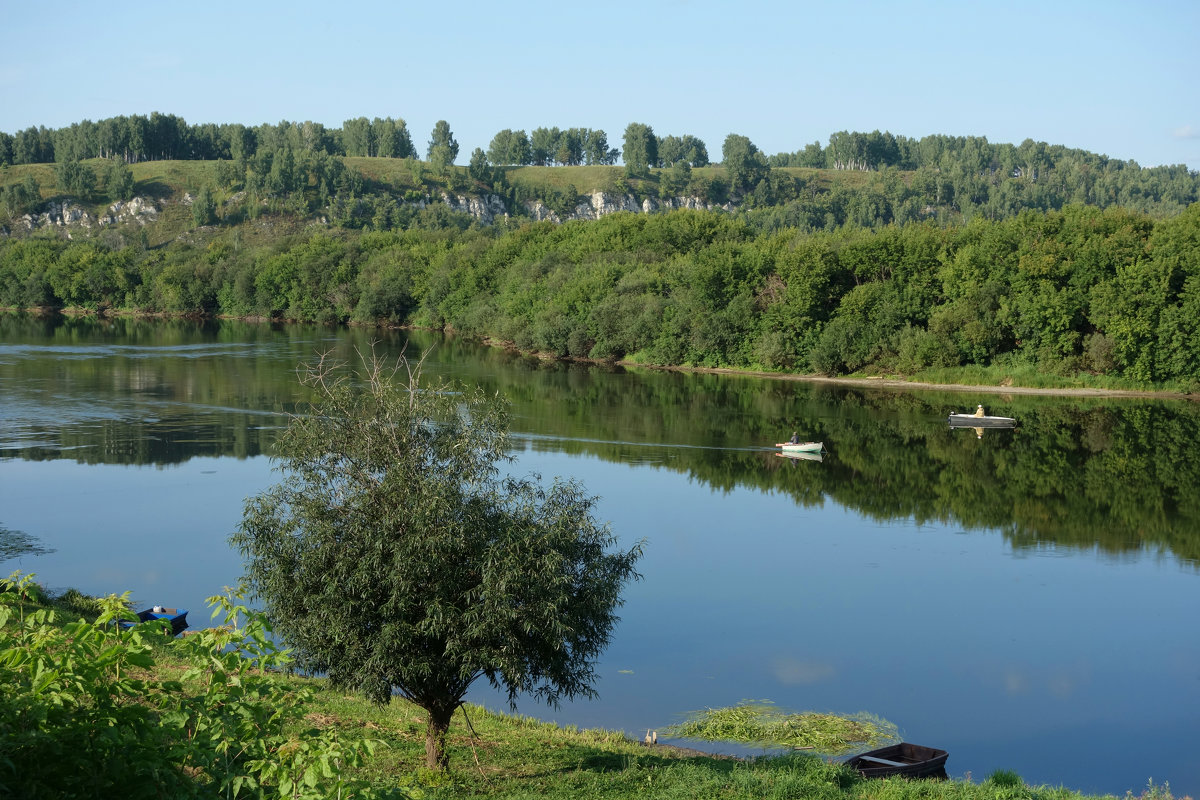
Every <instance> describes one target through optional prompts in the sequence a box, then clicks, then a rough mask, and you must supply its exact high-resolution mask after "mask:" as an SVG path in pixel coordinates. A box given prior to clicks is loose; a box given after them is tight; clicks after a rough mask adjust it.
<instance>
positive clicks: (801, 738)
mask: <svg viewBox="0 0 1200 800" xmlns="http://www.w3.org/2000/svg"><path fill="white" fill-rule="evenodd" d="M668 733H669V734H670V735H671V736H678V737H680V738H684V739H704V740H707V741H714V742H721V741H725V742H743V743H746V744H757V745H764V746H768V747H791V748H796V749H804V750H813V751H814V752H815V753H818V754H822V755H845V754H847V753H850V752H853V751H855V750H859V751H861V750H866V749H868V748H871V747H877V746H879V745H882V744H884V743H886V742H889V741H897V740H898V737H897V735H896V726H895V725H892V724H891V723H889V722H886V721H884V720H879V719H876V718H874V717H871V716H870V715H867V714H855V715H851V716H846V715H840V714H823V713H818V712H815V711H805V712H800V713H796V712H789V711H786V710H785V709H781V708H778V707H776V706H775V705H772V704H771V703H769V702H750V701H743V702H742V703H739V704H738V705H736V706H730V707H728V708H709V709H705V710H704V711H697V712H694V713H692V714H691V715H689V718H688V720H687V721H685V722H681V723H679V724H678V725H672V726H671V727H670V728H669V729H668Z"/></svg>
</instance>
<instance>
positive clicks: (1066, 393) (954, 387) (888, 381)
mask: <svg viewBox="0 0 1200 800" xmlns="http://www.w3.org/2000/svg"><path fill="white" fill-rule="evenodd" d="M617 363H618V364H620V365H621V366H623V367H641V368H643V369H654V370H665V371H673V372H705V373H711V374H714V375H747V376H750V377H754V378H768V379H772V380H780V381H800V382H802V383H830V384H836V385H840V386H862V387H867V388H878V389H914V390H920V391H946V392H986V393H988V394H1028V395H1048V396H1053V395H1057V396H1060V397H1144V398H1150V399H1159V400H1193V401H1195V400H1200V395H1197V394H1186V393H1184V392H1165V391H1152V390H1139V389H1093V388H1084V387H1074V388H1072V387H1060V388H1041V387H1033V386H994V385H985V384H968V383H925V382H922V381H904V380H899V379H896V378H883V377H879V378H832V377H827V376H824V375H789V374H785V373H779V372H753V371H750V370H739V369H729V368H725V367H661V366H650V365H647V364H636V363H633V362H630V361H618V362H617Z"/></svg>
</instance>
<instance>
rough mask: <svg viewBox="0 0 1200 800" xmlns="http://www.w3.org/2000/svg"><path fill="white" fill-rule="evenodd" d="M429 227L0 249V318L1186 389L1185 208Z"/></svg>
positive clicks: (1197, 350) (1196, 379) (1190, 355)
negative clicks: (476, 341) (172, 320)
mask: <svg viewBox="0 0 1200 800" xmlns="http://www.w3.org/2000/svg"><path fill="white" fill-rule="evenodd" d="M428 211H429V210H428V209H427V210H426V211H425V212H422V213H423V214H427V213H428ZM460 216H461V215H460ZM428 219H429V220H430V223H429V224H427V225H422V224H417V225H414V226H413V227H410V228H409V229H407V230H384V231H359V230H341V229H319V230H312V229H303V228H298V229H294V230H293V232H291V233H287V234H285V233H283V232H279V231H272V232H270V235H262V236H260V237H259V238H257V239H255V238H253V232H254V230H255V229H254V228H249V229H248V228H246V227H245V226H237V227H230V228H222V227H220V226H217V227H215V228H213V229H212V230H211V231H210V232H209V235H208V236H207V237H204V238H197V239H191V238H187V237H185V238H183V239H175V240H171V241H170V242H169V243H166V244H164V245H162V246H157V247H147V246H146V245H145V243H144V242H143V241H142V240H139V239H138V238H137V237H136V236H131V237H130V241H128V242H126V243H124V244H121V245H120V246H118V244H119V241H118V240H117V239H113V240H111V241H107V242H106V241H104V240H101V239H87V238H83V239H80V240H76V241H68V240H64V239H59V238H48V237H30V238H20V239H18V238H9V239H5V240H0V306H3V307H9V308H24V309H28V308H64V307H68V308H80V309H90V310H96V311H101V312H105V313H107V312H111V311H138V312H153V313H165V314H177V315H178V314H202V315H228V316H234V317H262V318H275V319H292V320H309V321H320V322H327V323H343V322H350V323H360V324H366V325H378V324H385V325H415V326H423V327H429V328H434V329H440V330H447V331H454V332H456V333H458V334H461V335H467V336H471V337H477V338H481V339H492V340H497V341H501V342H506V343H509V344H511V345H512V346H514V347H516V348H518V349H520V350H524V351H529V352H537V353H541V354H544V355H546V356H550V357H565V358H580V359H596V360H604V361H617V360H622V361H629V362H634V363H642V364H655V365H690V366H703V367H732V368H740V369H761V370H774V371H785V372H816V373H823V374H829V375H836V374H846V373H854V372H868V373H876V374H877V373H880V372H883V373H890V374H914V373H919V372H921V371H923V370H929V369H948V368H954V369H963V368H968V367H998V368H1002V369H1011V370H1014V371H1016V370H1026V371H1027V372H1037V373H1042V374H1052V375H1062V376H1071V375H1078V374H1091V375H1110V376H1116V377H1120V378H1122V379H1124V380H1126V381H1128V382H1129V383H1130V384H1131V385H1136V386H1149V385H1151V384H1171V383H1174V384H1176V385H1177V386H1178V387H1180V388H1184V389H1193V390H1194V389H1195V388H1196V387H1197V385H1198V383H1200V328H1198V327H1197V326H1196V324H1195V320H1197V319H1200V204H1197V205H1193V206H1191V207H1189V208H1188V209H1187V210H1186V211H1185V212H1183V213H1182V214H1179V215H1177V216H1174V217H1171V218H1168V219H1164V220H1155V219H1152V218H1151V217H1149V216H1147V215H1144V214H1140V213H1137V212H1133V211H1130V210H1127V209H1122V208H1112V209H1098V208H1095V207H1090V206H1074V205H1072V206H1068V207H1066V208H1064V209H1063V210H1061V211H1049V212H1035V211H1023V212H1021V213H1019V214H1017V215H1015V216H1013V217H1009V218H1006V219H1002V220H997V221H992V220H989V219H986V218H983V217H977V218H975V219H972V220H971V221H970V222H968V223H965V224H951V225H937V224H935V223H933V222H928V221H927V222H923V223H911V224H908V225H903V226H899V225H889V226H884V227H878V228H861V227H844V228H841V229H838V230H834V231H813V232H803V231H799V230H796V229H782V230H778V231H766V230H762V229H760V228H756V227H755V226H753V225H751V224H749V223H748V222H747V221H745V220H744V219H740V218H737V217H735V216H731V215H728V214H724V213H718V212H709V211H675V212H672V213H669V214H652V215H644V214H631V213H619V214H614V215H611V216H607V217H604V218H601V219H599V220H596V221H586V222H585V221H573V222H568V223H564V224H555V223H551V222H541V223H529V224H520V225H515V224H514V225H509V226H491V227H481V226H477V225H470V224H466V222H467V220H462V219H460V220H459V221H460V223H463V224H461V225H460V226H454V225H443V224H441V223H443V222H445V220H444V219H443V218H442V217H439V216H437V215H434V216H432V217H429V218H428ZM418 223H420V220H418Z"/></svg>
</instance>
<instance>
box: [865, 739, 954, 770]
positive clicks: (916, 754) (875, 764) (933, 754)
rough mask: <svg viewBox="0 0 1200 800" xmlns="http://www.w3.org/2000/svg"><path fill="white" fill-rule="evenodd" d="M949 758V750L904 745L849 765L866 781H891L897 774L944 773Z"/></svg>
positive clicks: (869, 752) (872, 753) (907, 743)
mask: <svg viewBox="0 0 1200 800" xmlns="http://www.w3.org/2000/svg"><path fill="white" fill-rule="evenodd" d="M949 757H950V754H949V753H947V752H946V751H945V750H938V749H937V748H934V747H925V746H923V745H919V744H912V743H910V742H901V743H900V744H894V745H891V746H889V747H881V748H879V749H878V750H871V751H868V752H866V753H862V754H861V755H857V756H854V757H853V758H851V759H849V760H847V761H846V766H848V767H850V768H851V769H855V770H858V772H859V774H860V775H862V776H863V777H864V778H890V777H892V776H894V775H901V776H903V777H905V778H923V777H925V776H928V775H934V774H937V773H938V772H941V771H942V770H944V769H945V768H946V759H947V758H949Z"/></svg>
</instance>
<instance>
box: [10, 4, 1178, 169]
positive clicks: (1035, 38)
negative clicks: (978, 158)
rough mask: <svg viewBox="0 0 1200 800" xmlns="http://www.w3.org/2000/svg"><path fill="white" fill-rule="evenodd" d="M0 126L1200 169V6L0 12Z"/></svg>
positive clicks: (30, 8) (183, 7) (79, 7)
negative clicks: (583, 135) (633, 138)
mask: <svg viewBox="0 0 1200 800" xmlns="http://www.w3.org/2000/svg"><path fill="white" fill-rule="evenodd" d="M0 43H2V46H0V130H2V131H6V132H8V133H15V132H16V131H18V130H22V129H24V128H27V127H29V126H31V125H34V126H36V125H45V126H47V127H50V128H59V127H64V126H67V125H70V124H71V123H73V122H78V121H80V120H83V119H92V120H97V119H103V118H105V117H112V116H119V115H130V114H149V113H150V112H152V111H159V112H162V113H170V114H177V115H179V116H181V117H183V118H184V119H186V120H187V121H188V122H189V123H201V122H215V123H226V122H241V123H244V124H247V125H257V124H259V123H263V122H272V123H273V122H279V121H280V120H291V121H295V122H301V121H304V120H313V121H316V122H321V123H324V124H325V125H326V126H329V127H340V126H341V124H342V122H343V121H344V120H346V119H349V118H352V117H360V116H366V117H400V118H403V119H404V120H405V121H406V122H407V123H408V127H409V131H410V132H411V133H412V137H413V140H414V142H415V143H416V145H417V147H418V149H419V150H420V151H421V152H422V153H424V151H425V148H426V144H427V142H428V140H429V134H430V131H431V130H432V129H433V126H434V123H435V122H437V121H438V120H439V119H445V120H447V121H448V122H449V123H450V127H451V129H452V130H453V132H454V135H455V138H456V139H457V140H458V142H459V145H460V155H459V158H458V163H460V164H462V163H466V161H467V159H468V158H469V155H470V152H471V150H472V149H474V148H475V147H483V148H484V149H486V148H487V145H488V143H489V141H490V140H491V138H492V136H493V135H494V134H495V133H496V132H497V131H499V130H501V129H504V128H513V129H524V130H526V131H531V130H533V129H534V128H537V127H540V126H547V127H549V126H558V127H560V128H568V127H583V128H600V129H603V130H605V131H606V132H607V133H608V138H609V142H610V144H611V145H615V146H618V147H619V146H620V145H621V139H622V134H623V132H624V130H625V126H626V125H627V124H628V123H630V122H641V123H645V124H648V125H650V126H651V127H653V129H654V132H655V133H657V134H658V135H659V136H665V135H668V134H674V135H683V134H692V135H694V136H698V137H700V138H701V139H703V140H704V141H705V142H706V143H707V145H708V150H709V155H710V156H711V157H712V158H713V160H719V159H720V153H721V143H722V142H723V141H724V139H725V136H726V135H727V134H729V133H738V134H741V135H744V136H748V137H749V138H750V139H751V141H753V142H754V143H755V144H756V145H758V147H759V149H761V150H763V151H765V152H766V153H768V154H771V153H778V152H784V151H794V150H798V149H801V148H803V146H804V145H805V144H807V143H810V142H813V141H820V142H821V143H822V144H823V145H824V144H827V143H828V140H829V135H830V134H831V133H834V132H836V131H839V130H857V131H871V130H875V129H878V130H886V131H891V132H892V133H894V134H902V135H904V136H909V137H913V138H920V137H921V136H925V135H928V134H934V133H942V134H950V135H978V136H986V137H987V138H988V140H989V141H992V142H1012V143H1014V144H1018V143H1020V142H1021V141H1022V140H1023V139H1026V138H1031V139H1034V140H1037V141H1045V142H1048V143H1050V144H1064V145H1067V146H1070V147H1078V148H1082V149H1086V150H1091V151H1094V152H1098V153H1103V154H1106V155H1108V156H1110V157H1113V158H1119V159H1133V160H1135V161H1137V162H1138V163H1139V164H1142V165H1143V166H1153V165H1158V164H1180V163H1183V164H1187V165H1188V166H1189V167H1190V168H1191V169H1193V170H1196V169H1200V0H1144V2H1140V3H1133V2H1113V1H1112V0H1088V1H1087V2H1075V0H1071V1H1070V2H1056V1H1055V0H1043V1H1042V2H1029V1H1028V0H1018V1H1017V2H1004V0H990V1H989V2H969V1H968V0H958V2H949V1H946V2H943V1H942V0H921V1H918V2H904V1H903V0H892V1H891V2H868V1H867V0H847V1H845V2H837V1H834V0H823V1H822V2H819V3H808V2H801V1H800V0H796V1H794V2H774V1H768V0H740V1H739V0H731V1H727V2H716V1H715V0H641V2H629V1H628V0H611V1H610V2H574V3H572V2H564V0H555V1H554V2H550V1H548V0H523V1H522V2H514V3H505V2H489V3H482V2H476V0H460V1H459V2H443V3H421V4H416V3H409V2H398V1H397V2H384V1H383V0H378V1H377V2H357V1H356V0H345V1H344V2H323V3H312V2H307V0H293V1H292V2H287V3H277V2H268V1H266V0H262V1H260V0H242V1H241V2H236V3H234V2H227V1H226V0H213V1H212V2H201V3H177V2H167V3H153V4H150V3H142V4H139V3H132V4H129V3H125V4H117V5H105V4H96V3H94V2H88V3H82V2H74V0H60V2H56V3H53V4H45V3H32V2H13V3H6V4H5V8H4V11H3V14H0Z"/></svg>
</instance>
